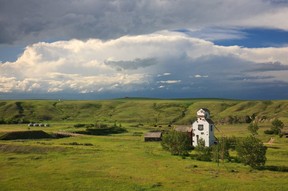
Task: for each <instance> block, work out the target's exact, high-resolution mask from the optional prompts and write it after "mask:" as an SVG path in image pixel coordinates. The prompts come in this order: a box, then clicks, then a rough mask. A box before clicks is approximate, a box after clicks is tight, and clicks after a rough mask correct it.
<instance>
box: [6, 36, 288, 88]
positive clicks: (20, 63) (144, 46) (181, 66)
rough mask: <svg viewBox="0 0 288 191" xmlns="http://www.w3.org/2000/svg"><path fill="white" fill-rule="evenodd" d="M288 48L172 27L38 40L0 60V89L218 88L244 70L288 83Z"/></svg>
mask: <svg viewBox="0 0 288 191" xmlns="http://www.w3.org/2000/svg"><path fill="white" fill-rule="evenodd" d="M287 52H288V48H287V47H280V48H253V49H250V48H242V47H239V46H230V47H225V46H219V45H215V44H213V43H212V42H210V41H207V40H203V39H199V38H193V37H191V36H188V35H184V34H183V33H178V32H169V31H160V32H157V33H152V34H147V35H137V36H123V37H121V38H116V39H113V40H107V41H103V40H99V39H89V40H86V41H82V40H69V41H56V42H53V43H41V42H40V43H35V44H33V45H31V46H28V47H26V49H25V51H24V52H23V54H22V55H21V56H20V57H19V58H18V59H17V60H16V61H15V62H5V63H1V64H0V76H1V77H0V92H43V93H45V92H48V93H49V92H50V93H51V92H76V93H92V92H95V93H97V92H98V93H103V92H130V91H134V92H135V91H146V90H147V91H148V90H149V91H150V90H151V91H152V90H154V89H163V88H164V86H167V85H169V87H170V89H173V88H171V87H174V88H175V90H176V89H179V90H180V89H185V90H189V89H190V90H194V89H195V87H197V86H201V87H202V88H203V87H207V88H209V86H211V87H212V88H213V87H214V88H215V87H216V86H215V83H219V84H220V83H222V84H225V83H227V84H228V83H234V84H232V85H233V87H241V83H242V82H241V83H240V80H239V79H241V76H244V75H245V77H246V78H247V77H248V78H249V77H250V78H249V79H251V80H250V82H251V81H252V82H253V79H254V81H255V83H256V81H257V80H258V81H259V79H261V78H264V77H265V76H266V77H265V79H266V82H268V83H274V82H275V81H281V82H282V83H287V82H288V80H287V79H286V80H285V79H284V78H283V72H284V73H286V72H287V71H288V70H286V69H287V65H288V60H287ZM271 63H277V64H274V65H273V64H271ZM235 68H237V69H236V70H235ZM269 71H271V72H270V73H269ZM200 74H201V75H200ZM255 75H256V76H258V77H257V78H251V76H255ZM191 76H194V77H195V78H194V79H193V78H191ZM208 76H209V78H208ZM267 76H268V77H267ZM201 79H202V80H206V81H205V82H204V81H203V82H202V81H201ZM231 79H232V80H231ZM193 80H195V81H193ZM207 80H211V81H210V83H207ZM242 81H243V80H242ZM159 83H160V85H159ZM202 83H203V84H202ZM230 85H231V84H230ZM242 85H243V84H242Z"/></svg>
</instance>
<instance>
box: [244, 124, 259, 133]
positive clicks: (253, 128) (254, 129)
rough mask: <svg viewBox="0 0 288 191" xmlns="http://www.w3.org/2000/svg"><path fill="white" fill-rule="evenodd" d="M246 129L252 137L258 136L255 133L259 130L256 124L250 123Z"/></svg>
mask: <svg viewBox="0 0 288 191" xmlns="http://www.w3.org/2000/svg"><path fill="white" fill-rule="evenodd" d="M247 129H248V131H249V132H250V133H251V134H252V135H253V136H254V135H258V132H257V131H258V129H259V126H258V124H257V123H250V124H249V126H248V128H247Z"/></svg>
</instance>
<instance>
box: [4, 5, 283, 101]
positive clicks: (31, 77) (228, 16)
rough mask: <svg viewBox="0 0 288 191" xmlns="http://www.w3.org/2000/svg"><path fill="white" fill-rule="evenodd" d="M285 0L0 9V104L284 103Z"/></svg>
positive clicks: (13, 6) (5, 7) (7, 6)
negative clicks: (132, 100)
mask: <svg viewBox="0 0 288 191" xmlns="http://www.w3.org/2000/svg"><path fill="white" fill-rule="evenodd" d="M287 18H288V0H253V1H251V0H241V1H236V0H213V1H211V0H133V1H131V0H81V1H80V0H57V1H47V0H25V1H23V0H0V99H111V98H119V97H153V98H229V99H260V100H269V99H288V56H287V55H288V22H287Z"/></svg>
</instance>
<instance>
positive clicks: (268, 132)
mask: <svg viewBox="0 0 288 191" xmlns="http://www.w3.org/2000/svg"><path fill="white" fill-rule="evenodd" d="M264 133H265V134H267V135H272V134H274V131H273V130H269V129H268V130H265V131H264Z"/></svg>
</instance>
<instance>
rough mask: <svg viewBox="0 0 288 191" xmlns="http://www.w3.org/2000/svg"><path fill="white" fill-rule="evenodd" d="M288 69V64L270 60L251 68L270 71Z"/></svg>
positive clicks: (254, 70)
mask: <svg viewBox="0 0 288 191" xmlns="http://www.w3.org/2000/svg"><path fill="white" fill-rule="evenodd" d="M285 70H288V66H287V65H283V64H282V63H281V62H269V63H263V64H257V65H255V66H253V67H252V68H251V69H249V70H248V71H249V72H269V71H285Z"/></svg>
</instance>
